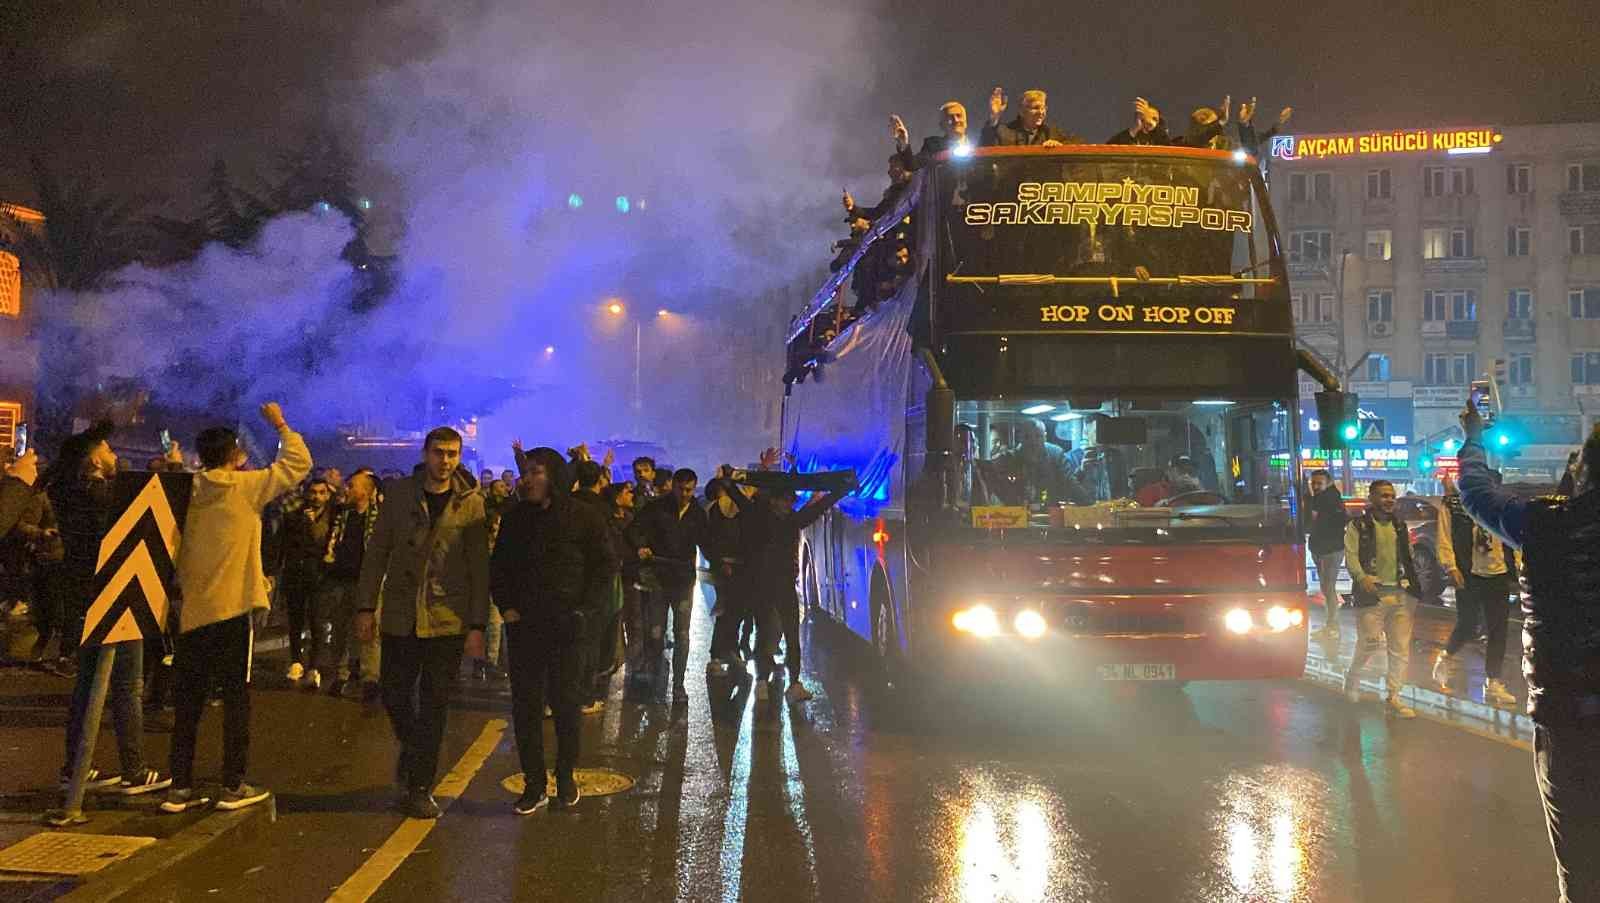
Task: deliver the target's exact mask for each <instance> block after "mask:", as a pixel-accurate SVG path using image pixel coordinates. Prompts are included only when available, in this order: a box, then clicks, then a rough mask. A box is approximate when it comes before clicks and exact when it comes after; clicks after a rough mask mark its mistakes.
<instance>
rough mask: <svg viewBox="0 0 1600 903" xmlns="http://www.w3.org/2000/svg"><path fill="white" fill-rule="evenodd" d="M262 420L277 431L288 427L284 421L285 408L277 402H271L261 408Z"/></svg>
mask: <svg viewBox="0 0 1600 903" xmlns="http://www.w3.org/2000/svg"><path fill="white" fill-rule="evenodd" d="M261 419H263V420H265V421H266V422H267V425H268V426H270V427H272V428H273V429H275V430H281V429H283V428H284V427H285V426H287V425H288V424H287V423H286V422H285V421H284V419H283V408H282V407H281V406H280V405H279V404H278V403H277V402H276V401H269V402H267V403H266V404H263V405H262V406H261Z"/></svg>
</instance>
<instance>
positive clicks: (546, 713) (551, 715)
mask: <svg viewBox="0 0 1600 903" xmlns="http://www.w3.org/2000/svg"><path fill="white" fill-rule="evenodd" d="M555 716H556V713H555V712H553V711H551V710H550V707H549V706H545V707H544V717H546V718H554V717H555Z"/></svg>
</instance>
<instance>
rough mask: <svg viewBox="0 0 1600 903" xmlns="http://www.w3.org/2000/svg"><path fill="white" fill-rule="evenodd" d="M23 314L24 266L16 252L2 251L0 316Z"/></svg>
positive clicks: (0, 261) (0, 259) (13, 316)
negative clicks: (18, 259) (21, 264)
mask: <svg viewBox="0 0 1600 903" xmlns="http://www.w3.org/2000/svg"><path fill="white" fill-rule="evenodd" d="M20 316H22V267H21V266H20V265H19V264H18V261H17V257H16V255H15V254H8V253H6V252H5V251H0V317H12V318H15V317H20Z"/></svg>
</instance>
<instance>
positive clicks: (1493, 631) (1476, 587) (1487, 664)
mask: <svg viewBox="0 0 1600 903" xmlns="http://www.w3.org/2000/svg"><path fill="white" fill-rule="evenodd" d="M1462 576H1464V577H1466V584H1467V585H1466V586H1463V587H1461V588H1460V589H1458V590H1456V626H1455V629H1454V630H1452V631H1451V632H1450V640H1449V642H1447V643H1446V644H1445V647H1444V651H1445V652H1446V653H1448V654H1450V655H1455V654H1456V653H1457V652H1460V651H1461V647H1463V646H1465V645H1466V644H1467V643H1468V642H1470V641H1472V640H1473V639H1475V638H1476V637H1477V634H1478V619H1479V618H1480V617H1481V618H1482V619H1483V624H1484V626H1485V627H1486V628H1488V631H1489V645H1488V647H1487V648H1486V649H1485V650H1484V652H1483V675H1484V676H1485V677H1490V678H1494V679H1496V680H1498V679H1499V678H1500V666H1501V665H1502V664H1504V663H1505V659H1506V621H1507V619H1508V618H1509V617H1510V614H1511V613H1510V611H1509V609H1510V607H1511V606H1510V598H1511V580H1510V578H1509V577H1508V576H1506V575H1505V574H1500V575H1499V576H1495V577H1479V576H1476V575H1474V574H1464V575H1462Z"/></svg>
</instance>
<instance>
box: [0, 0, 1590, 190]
mask: <svg viewBox="0 0 1600 903" xmlns="http://www.w3.org/2000/svg"><path fill="white" fill-rule="evenodd" d="M416 5H417V4H397V3H386V2H374V0H365V2H340V3H316V2H299V3H297V2H287V0H278V2H251V3H241V2H233V0H216V2H208V3H204V4H190V3H149V4H136V6H138V7H142V9H140V11H139V12H137V13H133V12H129V11H128V10H129V7H130V6H132V5H128V4H119V3H108V2H102V3H96V2H84V0H62V2H47V0H19V2H13V3H8V4H3V6H4V7H5V9H4V10H0V34H4V35H5V40H4V49H3V51H0V53H3V56H0V85H3V86H4V87H3V89H0V134H3V135H4V136H5V146H6V148H7V152H6V153H5V154H4V155H0V193H3V196H5V197H23V198H26V196H27V179H26V172H25V167H24V166H22V165H20V164H21V161H23V160H25V159H26V156H27V155H28V154H30V153H42V154H44V155H45V156H47V157H49V158H51V159H53V160H57V161H59V162H60V163H61V164H63V165H64V166H67V167H89V168H92V169H94V170H96V171H98V172H101V173H103V174H104V176H105V177H106V179H107V180H108V181H111V182H113V183H115V184H118V185H120V186H124V187H126V188H128V189H129V190H137V191H148V192H152V193H154V194H157V195H165V196H171V195H173V194H180V195H181V193H182V192H183V191H184V190H185V189H184V187H183V186H184V185H185V184H187V183H186V180H187V179H189V177H190V176H191V175H192V174H193V173H195V172H197V171H203V167H204V166H205V165H207V164H208V163H209V161H210V160H211V159H214V158H215V157H217V156H223V157H226V158H228V159H229V160H230V162H233V163H234V164H235V165H236V166H245V167H248V166H249V165H251V164H252V163H254V162H255V161H256V160H258V159H259V158H260V157H261V156H262V153H263V151H262V147H263V145H264V143H267V142H271V141H272V140H273V139H274V136H277V135H282V134H294V133H296V131H297V130H303V129H304V128H305V127H306V126H307V125H308V124H311V123H332V124H333V125H334V126H335V127H343V126H345V125H348V122H345V121H343V118H344V117H347V116H359V113H351V112H350V111H349V108H348V107H347V106H346V105H347V104H348V103H349V101H350V98H351V97H352V96H353V95H354V94H355V93H356V86H358V85H359V84H360V82H361V80H362V79H364V78H365V77H367V76H368V74H369V73H370V72H371V71H372V70H373V68H374V67H375V66H376V65H380V64H385V63H394V62H397V61H403V60H405V59H406V58H408V57H409V56H413V55H417V54H426V53H428V52H429V50H430V48H431V47H432V46H433V45H434V43H435V42H436V40H437V34H436V33H435V31H434V28H433V26H432V25H430V24H428V23H424V22H420V21H408V16H407V15H405V14H404V11H405V9H406V7H412V6H416ZM486 5H487V4H484V3H452V4H450V5H449V8H452V9H457V8H459V9H460V10H462V13H461V15H464V16H471V15H473V14H474V13H473V12H472V10H474V9H476V8H480V7H484V6H486ZM577 6H585V4H579V5H577ZM612 9H613V10H615V11H623V8H622V7H621V6H613V7H612ZM397 12H398V13H400V14H397ZM862 12H863V14H865V15H867V16H869V17H871V18H873V19H875V20H876V21H875V22H873V23H872V25H871V26H869V27H862V28H859V29H858V32H859V34H858V39H859V41H860V42H861V43H862V44H870V45H872V47H876V48H877V49H878V51H879V53H878V56H877V57H876V59H873V60H871V61H870V62H865V63H864V64H862V63H860V62H857V63H847V64H846V65H851V66H854V68H852V69H851V70H850V71H848V72H846V73H839V72H837V71H835V72H834V73H833V74H834V75H836V76H840V78H839V81H840V82H842V83H835V84H832V85H827V86H824V87H822V88H820V89H819V91H820V92H821V97H820V99H821V100H822V101H824V102H831V101H837V103H836V104H834V105H835V106H836V107H837V109H838V110H839V118H838V119H837V120H835V121H819V122H795V123H794V124H793V127H794V129H795V130H797V131H800V130H815V129H823V130H828V131H837V132H838V133H840V135H841V137H842V138H845V139H848V140H840V141H839V142H837V143H836V144H834V145H833V150H832V153H833V154H834V155H835V156H836V157H838V159H834V160H830V161H828V165H827V166H825V167H823V166H819V169H840V170H844V171H860V172H863V173H869V172H870V173H876V171H877V169H878V167H879V161H878V158H879V157H880V156H881V154H882V151H883V150H884V147H885V144H886V140H885V138H884V131H885V130H884V128H883V126H882V124H881V122H880V120H879V118H878V117H871V118H863V116H862V115H859V114H857V113H856V112H855V111H856V110H858V109H859V110H867V109H881V110H883V111H884V112H888V111H890V110H894V111H897V112H900V113H901V114H902V115H904V116H905V117H906V119H907V121H908V122H909V123H910V125H911V127H912V130H913V131H914V132H916V133H918V134H926V133H928V132H931V131H932V130H933V129H934V128H935V122H934V112H933V111H934V110H935V108H936V106H937V104H938V103H939V102H940V101H942V100H944V99H946V98H947V97H954V98H957V99H961V100H963V101H965V102H967V104H968V106H969V108H970V109H971V112H972V118H973V119H974V120H978V119H979V118H981V112H980V111H979V109H978V106H979V105H980V104H981V103H982V102H983V98H984V97H985V95H986V93H987V88H988V87H989V86H991V85H993V84H997V83H998V84H1004V85H1006V86H1007V87H1008V89H1009V90H1010V92H1011V96H1012V98H1013V101H1015V99H1016V97H1017V96H1018V94H1020V92H1021V90H1022V89H1023V88H1025V87H1029V86H1032V85H1034V84H1037V85H1038V86H1041V87H1044V88H1046V89H1048V90H1050V92H1051V100H1052V103H1051V110H1052V114H1053V116H1052V118H1054V119H1055V120H1057V121H1058V122H1059V123H1060V124H1061V125H1063V126H1065V127H1067V128H1069V129H1072V130H1076V131H1079V132H1081V133H1083V134H1085V135H1087V136H1090V137H1099V136H1102V135H1104V134H1109V133H1110V132H1111V131H1113V130H1114V129H1116V128H1120V127H1122V126H1123V125H1125V123H1124V122H1123V120H1124V119H1127V118H1129V117H1128V115H1127V114H1125V113H1124V110H1125V108H1126V98H1129V97H1131V96H1133V95H1135V94H1143V95H1146V96H1148V97H1150V98H1152V99H1153V100H1154V101H1155V102H1156V103H1157V104H1158V105H1160V106H1162V107H1163V108H1164V109H1165V110H1168V111H1169V115H1170V114H1171V113H1179V112H1182V111H1183V110H1185V109H1187V108H1190V107H1193V106H1196V105H1200V104H1202V103H1212V102H1214V100H1215V98H1217V97H1220V96H1221V95H1222V94H1223V93H1225V92H1230V91H1231V92H1232V93H1233V95H1234V98H1235V102H1236V103H1237V101H1238V100H1239V98H1240V97H1241V96H1242V95H1249V94H1250V93H1255V94H1258V95H1259V96H1260V97H1261V101H1262V108H1263V112H1264V115H1265V117H1266V118H1270V117H1271V115H1273V113H1274V112H1275V111H1276V110H1277V109H1278V108H1279V107H1281V106H1283V105H1284V104H1286V103H1288V104H1293V105H1294V106H1295V107H1296V110H1297V120H1296V123H1295V125H1296V128H1297V129H1300V130H1303V131H1311V130H1328V131H1331V130H1343V129H1348V128H1386V127H1399V126H1406V125H1412V124H1417V123H1423V122H1426V123H1430V124H1447V123H1448V124H1486V125H1506V124H1513V123H1528V122H1555V121H1574V120H1600V66H1596V65H1595V53H1596V47H1597V45H1600V14H1597V13H1596V12H1595V6H1594V4H1593V3H1592V2H1591V0H1551V2H1539V3H1533V4H1509V3H1502V2H1457V3H1452V4H1423V3H1404V2H1401V3H1380V2H1359V3H1345V4H1343V5H1337V4H1331V3H1330V4H1317V3H1311V4H1306V3H1295V4H1272V3H1259V2H1257V3H1245V2H1231V0H1228V2H1223V0H1212V2H1202V0H1197V2H1188V3H1173V2H1162V3H1155V2H1148V0H1131V2H1123V3H1117V4H1102V3H1095V4H1087V3H1084V4H1061V3H1045V2H1015V0H988V2H984V3H977V4H974V3H950V2H934V3H921V4H909V3H906V4H896V5H894V6H893V7H891V8H883V7H880V8H878V9H877V10H876V11H874V10H872V9H871V8H865V9H863V10H862ZM563 14H564V13H555V14H554V15H555V16H556V18H555V19H553V20H550V21H547V22H546V23H544V24H543V25H542V26H541V27H546V28H548V29H549V30H552V31H555V32H559V31H560V29H561V28H562V25H563V23H562V22H561V21H560V16H561V15H563ZM529 15H530V16H537V12H536V11H531V10H530V13H529ZM728 15H729V17H730V18H732V19H734V20H737V19H738V18H739V17H741V16H749V15H752V13H750V11H749V10H748V9H746V8H743V7H742V5H739V4H728ZM750 27H751V30H752V31H756V30H758V29H760V28H761V27H762V23H760V22H758V21H752V22H751V23H750ZM648 39H649V35H648V34H643V33H635V34H632V35H629V34H619V35H618V37H617V43H616V44H615V45H613V46H609V47H604V46H602V47H595V48H593V52H594V53H595V54H597V55H604V54H619V55H626V54H629V53H631V52H632V50H631V48H630V45H631V44H636V43H637V42H639V41H644V40H648ZM867 50H868V51H869V52H870V50H871V48H867ZM863 59H865V57H863ZM833 65H836V64H833V63H830V62H829V61H828V60H819V61H818V71H819V73H820V72H821V71H822V70H824V69H826V68H828V67H830V66H833ZM789 75H791V76H793V77H797V78H800V79H805V78H808V77H811V76H812V73H789ZM851 95H853V96H851ZM757 102H758V103H759V98H757ZM822 109H827V107H826V106H824V107H822ZM684 115H685V116H686V117H687V120H688V124H689V125H691V126H692V127H693V128H706V127H708V126H714V124H715V121H716V120H717V119H719V118H722V117H727V116H734V117H736V116H738V115H739V111H737V110H732V111H729V110H715V109H710V110H707V109H689V110H685V111H684ZM604 116H605V114H604V112H598V113H597V114H596V117H595V118H592V119H590V120H589V121H588V122H587V123H585V122H578V123H575V127H576V128H577V129H579V130H580V131H581V130H585V129H587V128H592V127H603V128H606V129H619V130H621V131H622V132H624V133H626V131H627V127H628V126H627V123H625V122H623V123H614V122H606V123H605V124H604V125H603V126H602V124H601V123H602V121H603V118H604ZM708 120H709V121H708ZM823 176H824V173H823V172H818V173H817V177H818V178H819V179H821V178H823ZM818 190H819V191H822V190H827V191H830V192H831V191H832V190H833V189H832V186H828V188H826V189H824V188H822V187H821V186H819V189H818Z"/></svg>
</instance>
